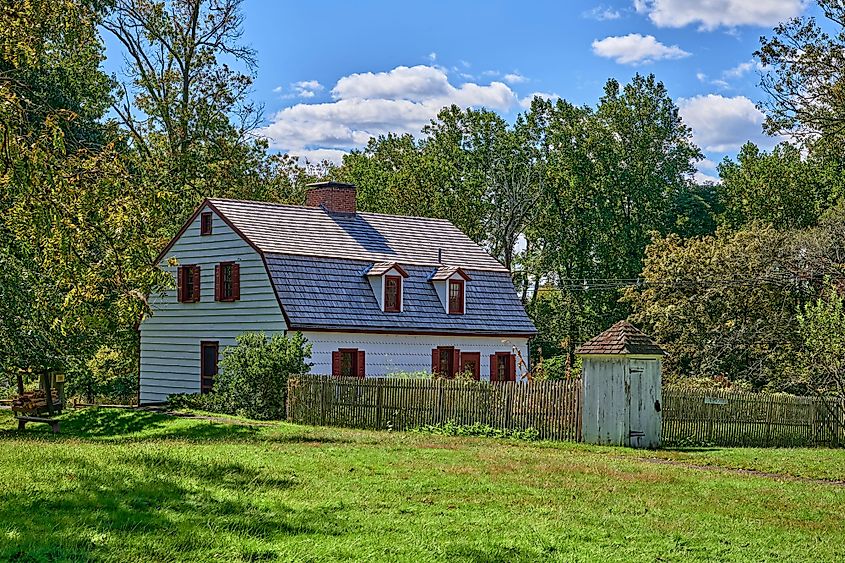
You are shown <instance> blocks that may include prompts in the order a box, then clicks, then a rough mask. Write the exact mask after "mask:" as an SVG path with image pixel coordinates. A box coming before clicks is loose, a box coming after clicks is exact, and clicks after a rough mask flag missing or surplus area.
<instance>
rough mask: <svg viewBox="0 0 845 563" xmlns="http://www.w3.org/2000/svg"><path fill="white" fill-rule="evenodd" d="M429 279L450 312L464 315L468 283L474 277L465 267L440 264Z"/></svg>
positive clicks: (444, 306)
mask: <svg viewBox="0 0 845 563" xmlns="http://www.w3.org/2000/svg"><path fill="white" fill-rule="evenodd" d="M428 279H429V281H430V282H431V283H432V284H433V285H434V289H435V290H436V291H437V296H438V297H439V298H440V302H441V303H442V304H443V309H444V310H445V311H446V312H447V313H448V314H450V315H463V314H464V313H465V312H466V283H467V282H469V281H471V280H472V278H470V277H469V276H468V275H467V273H466V272H464V270H463V268H459V267H458V266H440V267H439V268H437V269H436V270H435V271H434V273H433V274H431V277H429V278H428Z"/></svg>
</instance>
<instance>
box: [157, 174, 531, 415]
mask: <svg viewBox="0 0 845 563" xmlns="http://www.w3.org/2000/svg"><path fill="white" fill-rule="evenodd" d="M158 264H159V265H160V267H161V268H163V269H164V270H166V271H168V272H170V273H171V274H172V275H173V276H174V278H175V280H176V284H174V285H175V288H174V289H172V290H170V291H166V292H164V293H163V294H162V295H157V296H152V297H151V299H150V304H151V309H152V314H151V315H149V316H148V318H146V319H145V320H144V322H143V323H142V325H141V381H140V402H141V403H155V402H160V401H164V400H166V399H167V396H168V395H170V394H171V393H200V392H207V391H209V390H210V389H211V387H212V385H213V381H214V376H215V375H216V374H217V370H218V367H217V365H218V360H219V358H220V357H221V354H222V352H223V350H224V349H225V347H227V346H233V345H235V337H237V336H238V335H239V334H241V333H243V332H249V331H263V332H265V333H266V334H272V333H277V332H289V331H300V332H302V333H303V334H304V335H305V337H306V338H307V339H308V340H309V342H310V343H311V344H312V346H313V356H312V358H311V361H312V362H313V367H312V369H311V371H312V373H318V374H333V375H337V376H351V377H381V376H387V375H390V374H395V373H407V372H420V371H432V372H438V373H440V374H443V375H445V376H447V377H448V376H452V375H454V374H455V373H457V372H466V371H469V372H471V373H472V374H473V375H474V377H475V378H477V379H484V380H486V379H490V380H494V381H495V380H515V379H517V378H518V377H519V373H518V367H517V366H518V363H517V355H516V354H515V353H518V354H521V356H522V357H523V358H524V359H525V361H526V362H527V361H528V339H529V338H531V337H532V336H533V335H534V334H535V333H536V330H535V328H534V325H533V324H532V323H531V320H530V319H529V318H528V316H527V315H526V313H525V310H524V308H523V307H522V304H521V303H520V300H519V298H518V297H517V295H516V292H515V290H514V287H513V283H512V281H511V276H510V273H509V272H508V270H507V269H506V268H505V267H504V266H502V265H501V264H500V263H499V262H498V261H496V260H495V259H494V258H492V257H491V256H490V255H489V254H487V252H485V251H484V250H483V249H482V248H480V247H479V246H478V245H477V244H475V243H474V242H472V240H470V239H469V238H468V237H467V236H466V235H464V234H463V233H462V232H461V231H460V230H458V229H457V228H456V227H455V226H454V225H452V224H451V223H450V222H448V221H445V220H442V219H429V218H422V217H402V216H394V215H380V214H373V213H359V212H357V211H356V196H355V187H354V186H352V185H348V184H340V183H336V182H323V183H319V184H313V185H311V186H310V190H309V192H308V196H307V205H305V206H294V205H277V204H270V203H259V202H252V201H234V200H224V199H208V200H206V201H204V202H203V203H202V204H201V205H200V206H199V208H198V209H197V210H196V212H195V213H194V214H193V216H192V217H191V218H190V219H189V220H188V221H187V223H186V224H185V225H184V226H183V227H182V229H181V230H180V231H179V233H178V234H177V235H176V237H175V238H174V239H173V240H172V241H171V242H170V243H169V244H168V245H167V247H166V248H165V249H164V250H163V251H162V252H161V254H160V255H159V257H158Z"/></svg>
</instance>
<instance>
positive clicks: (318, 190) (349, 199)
mask: <svg viewBox="0 0 845 563" xmlns="http://www.w3.org/2000/svg"><path fill="white" fill-rule="evenodd" d="M307 188H308V193H307V194H306V196H305V205H307V206H308V207H320V206H323V208H324V209H325V210H326V211H328V212H330V213H355V202H356V199H357V198H356V195H355V190H356V188H355V185H354V184H342V183H340V182H317V183H316V184H308V186H307Z"/></svg>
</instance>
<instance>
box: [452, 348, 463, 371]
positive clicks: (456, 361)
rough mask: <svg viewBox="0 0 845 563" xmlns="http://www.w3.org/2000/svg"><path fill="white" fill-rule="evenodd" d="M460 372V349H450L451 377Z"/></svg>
mask: <svg viewBox="0 0 845 563" xmlns="http://www.w3.org/2000/svg"><path fill="white" fill-rule="evenodd" d="M459 373H461V351H460V350H458V349H457V348H455V349H454V350H452V377H454V376H456V375H457V374H459Z"/></svg>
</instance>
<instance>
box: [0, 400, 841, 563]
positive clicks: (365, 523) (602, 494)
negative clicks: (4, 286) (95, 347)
mask: <svg viewBox="0 0 845 563" xmlns="http://www.w3.org/2000/svg"><path fill="white" fill-rule="evenodd" d="M62 425H63V426H62V434H61V435H59V436H53V435H51V434H49V433H48V430H49V428H48V427H47V426H46V425H31V429H29V428H28V429H27V430H26V431H25V432H23V433H19V432H17V431H16V430H12V427H13V421H12V419H11V416H10V414H9V413H7V412H4V413H2V414H0V560H12V561H66V560H70V561H72V560H79V561H88V560H108V561H207V560H223V561H275V560H282V561H332V560H348V561H479V562H480V561H503V562H504V561H540V560H553V561H555V560H556V561H726V560H731V561H755V562H756V561H842V560H843V559H845V486H842V485H841V484H836V483H832V482H824V481H823V480H831V481H836V480H841V481H845V451H842V450H777V449H772V450H759V449H746V450H740V449H711V450H700V451H690V450H688V451H682V450H678V451H657V452H635V451H632V450H623V449H613V448H597V447H589V446H583V445H575V444H552V443H525V442H515V441H508V440H495V439H486V438H449V437H442V436H428V435H419V434H395V433H394V434H391V433H377V432H363V431H353V430H340V429H327V428H311V427H302V426H294V425H289V424H270V425H266V426H257V425H253V426H249V425H244V424H240V425H232V424H224V423H219V422H210V421H207V420H197V419H185V418H173V417H168V416H165V415H161V414H154V413H146V412H134V411H118V410H106V409H88V410H82V411H77V412H74V413H70V414H67V415H65V416H64V418H63V422H62ZM39 426H42V427H39ZM667 460H668V462H667ZM669 462H671V463H669ZM681 464H684V465H681ZM693 466H696V467H693ZM736 469H750V470H757V471H760V472H762V473H765V474H766V475H763V474H756V473H748V472H740V471H736Z"/></svg>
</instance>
